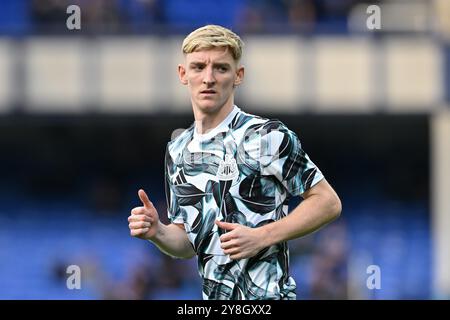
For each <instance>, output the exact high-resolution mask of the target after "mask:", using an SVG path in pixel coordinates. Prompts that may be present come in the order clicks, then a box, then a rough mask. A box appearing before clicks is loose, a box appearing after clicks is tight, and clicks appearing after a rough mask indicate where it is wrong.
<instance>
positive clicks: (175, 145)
mask: <svg viewBox="0 0 450 320" xmlns="http://www.w3.org/2000/svg"><path fill="white" fill-rule="evenodd" d="M193 134H194V124H191V126H189V127H188V128H187V129H177V130H176V131H175V132H174V134H173V136H172V140H170V141H169V142H168V143H167V148H166V154H170V155H174V154H178V153H180V152H181V151H182V150H183V149H184V147H185V146H186V145H187V144H188V143H189V141H191V140H192V137H193Z"/></svg>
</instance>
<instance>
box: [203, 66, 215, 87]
mask: <svg viewBox="0 0 450 320" xmlns="http://www.w3.org/2000/svg"><path fill="white" fill-rule="evenodd" d="M215 82H216V79H215V78H214V72H213V70H212V68H205V73H204V76H203V84H206V85H212V84H214V83H215Z"/></svg>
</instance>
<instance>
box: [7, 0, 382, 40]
mask: <svg viewBox="0 0 450 320" xmlns="http://www.w3.org/2000/svg"><path fill="white" fill-rule="evenodd" d="M379 1H380V0H373V1H371V4H374V3H378V2H379ZM362 2H364V1H363V0H340V1H336V0H242V1H241V0H219V1H208V0H198V1H184V0H165V1H162V0H5V1H2V9H3V12H2V13H0V33H3V34H7V33H19V34H20V33H22V34H27V33H44V34H46V33H61V32H67V28H66V24H65V21H66V19H67V17H68V15H69V14H68V13H67V12H66V10H67V7H68V6H69V5H73V4H75V5H78V6H79V7H80V8H81V15H82V20H81V21H82V30H81V31H80V32H85V33H94V34H95V33H140V32H142V33H161V32H183V33H184V32H186V31H189V30H192V29H193V28H195V27H198V26H199V25H203V24H208V23H214V24H222V25H225V26H228V27H232V28H234V29H236V30H237V31H239V32H253V33H258V32H272V33H277V32H321V31H326V32H345V31H346V30H347V17H348V15H349V12H350V11H351V10H352V8H354V7H355V6H356V5H357V4H359V3H362Z"/></svg>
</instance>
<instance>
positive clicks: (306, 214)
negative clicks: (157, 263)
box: [128, 25, 341, 299]
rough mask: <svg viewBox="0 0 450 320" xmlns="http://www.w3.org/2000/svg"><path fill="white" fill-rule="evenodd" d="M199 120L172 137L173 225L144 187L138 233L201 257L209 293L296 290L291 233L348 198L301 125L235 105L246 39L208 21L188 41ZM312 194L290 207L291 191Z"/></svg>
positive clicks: (184, 69)
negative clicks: (319, 162)
mask: <svg viewBox="0 0 450 320" xmlns="http://www.w3.org/2000/svg"><path fill="white" fill-rule="evenodd" d="M183 53H184V63H183V64H180V65H179V66H178V75H179V78H180V81H181V83H182V84H184V85H186V86H187V87H188V89H189V91H190V94H191V103H192V109H193V112H194V118H195V122H194V124H193V125H192V126H191V127H190V128H188V129H187V130H185V131H184V132H183V133H181V134H180V135H179V136H178V137H176V138H175V139H174V140H172V141H171V142H169V144H168V146H167V150H166V168H165V170H166V197H167V204H168V215H169V217H170V220H171V223H170V224H169V225H164V224H163V223H161V222H160V220H159V214H158V212H157V211H156V209H155V207H154V206H153V204H152V203H151V201H150V200H149V198H148V197H147V195H146V193H145V192H144V191H143V190H139V192H138V195H139V198H140V199H141V201H142V203H143V206H141V207H136V208H134V209H133V210H131V215H130V216H129V218H128V221H129V227H130V232H131V235H132V236H134V237H138V238H141V239H145V240H149V241H151V242H152V243H154V244H155V245H156V246H157V247H158V248H159V249H160V250H161V251H162V252H164V253H165V254H168V255H170V256H173V257H178V258H191V257H193V256H195V255H197V256H198V268H199V273H200V276H201V277H202V279H203V298H204V299H295V298H296V295H295V288H296V285H295V282H294V280H293V279H292V278H291V277H290V276H289V274H288V265H289V256H288V247H287V243H286V242H287V241H288V240H290V239H294V238H298V237H301V236H304V235H307V234H309V233H311V232H313V231H315V230H317V229H319V228H320V227H322V226H324V225H325V224H326V223H328V222H330V221H332V220H334V219H336V218H337V217H338V216H339V215H340V212H341V203H340V200H339V198H338V196H337V195H336V193H335V192H334V190H333V189H332V187H331V186H330V185H329V184H328V183H327V181H326V180H325V179H324V177H323V175H322V173H321V172H320V170H319V169H318V168H317V167H316V166H315V164H314V163H313V162H312V161H311V160H310V159H309V157H308V156H307V154H306V153H305V152H304V151H303V150H302V148H301V145H300V141H299V139H298V138H297V136H296V134H295V133H294V132H292V131H290V130H289V129H288V128H287V127H286V126H285V125H284V124H283V123H281V122H280V121H278V120H269V119H264V118H261V117H258V116H254V115H251V114H248V113H245V112H243V111H242V110H241V109H239V108H238V107H237V106H236V105H234V90H235V88H236V87H237V86H238V85H240V84H241V83H242V80H243V78H244V67H243V66H241V65H240V63H239V61H240V58H241V54H242V41H241V39H240V38H239V36H237V35H236V34H235V33H233V32H232V31H230V30H228V29H226V28H223V27H220V26H216V25H207V26H204V27H202V28H199V29H197V30H195V31H193V32H192V33H191V34H189V35H188V36H187V37H186V39H184V42H183ZM297 195H299V196H302V197H303V198H304V200H303V201H302V202H301V203H300V205H299V206H297V207H296V208H295V209H294V210H293V211H292V212H290V213H289V214H288V212H287V210H288V205H287V204H288V200H289V199H290V198H291V197H293V196H297Z"/></svg>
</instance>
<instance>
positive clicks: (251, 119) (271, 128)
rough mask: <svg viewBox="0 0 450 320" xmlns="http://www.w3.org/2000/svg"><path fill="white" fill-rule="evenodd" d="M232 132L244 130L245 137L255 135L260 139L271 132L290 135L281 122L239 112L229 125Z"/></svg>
mask: <svg viewBox="0 0 450 320" xmlns="http://www.w3.org/2000/svg"><path fill="white" fill-rule="evenodd" d="M230 126H231V128H232V129H233V130H239V129H244V130H245V131H246V135H249V134H250V135H252V134H256V135H258V136H260V137H262V136H265V135H267V134H268V133H271V132H277V131H278V132H281V133H291V132H292V131H291V130H290V129H289V128H288V127H287V125H286V124H284V123H283V122H282V121H281V120H279V119H277V118H271V117H263V116H259V115H254V114H250V113H246V112H240V113H239V114H238V115H237V116H236V118H235V119H233V121H232V122H231V124H230Z"/></svg>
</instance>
